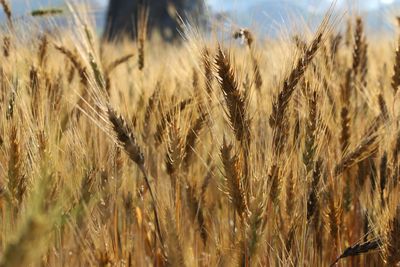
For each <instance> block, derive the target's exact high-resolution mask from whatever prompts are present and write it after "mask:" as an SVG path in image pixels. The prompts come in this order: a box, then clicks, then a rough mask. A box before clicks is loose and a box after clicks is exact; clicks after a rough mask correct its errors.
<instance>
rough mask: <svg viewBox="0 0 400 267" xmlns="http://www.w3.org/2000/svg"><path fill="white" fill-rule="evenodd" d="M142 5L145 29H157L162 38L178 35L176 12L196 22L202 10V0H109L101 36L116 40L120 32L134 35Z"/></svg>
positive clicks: (133, 36)
mask: <svg viewBox="0 0 400 267" xmlns="http://www.w3.org/2000/svg"><path fill="white" fill-rule="evenodd" d="M143 6H146V7H147V8H148V12H149V21H148V29H149V32H150V33H151V32H152V31H153V30H155V29H156V30H159V31H160V33H161V36H162V37H163V38H164V40H166V41H172V40H176V39H177V38H178V37H179V32H178V29H179V23H178V21H177V17H176V14H179V16H180V17H182V18H183V19H184V20H187V19H189V20H190V21H194V22H196V23H197V24H198V23H199V22H200V21H201V18H202V16H203V14H204V10H205V8H204V0H147V1H146V0H110V1H109V5H108V12H107V23H106V29H105V32H104V37H105V39H107V40H118V39H119V37H121V36H124V35H127V36H129V37H130V38H132V39H135V38H136V36H137V35H136V32H137V30H136V25H137V21H138V14H139V12H140V8H141V7H143ZM175 10H176V12H175Z"/></svg>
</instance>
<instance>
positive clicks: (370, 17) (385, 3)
mask: <svg viewBox="0 0 400 267" xmlns="http://www.w3.org/2000/svg"><path fill="white" fill-rule="evenodd" d="M140 1H141V0H86V3H87V4H88V6H89V8H88V10H87V11H86V12H87V13H89V14H90V15H92V16H93V17H94V18H95V22H96V27H97V29H98V32H99V33H103V32H104V31H107V29H108V30H109V31H108V32H107V34H106V35H107V37H108V38H111V39H113V38H115V37H116V36H117V35H118V31H125V32H126V31H128V32H129V29H125V28H124V27H128V26H127V25H123V24H124V23H125V24H126V23H127V21H128V23H129V25H130V26H131V27H132V24H133V23H132V21H129V17H132V16H130V15H129V14H132V13H137V9H138V8H137V2H140ZM142 1H143V0H142ZM10 2H11V5H12V9H13V13H14V15H15V16H17V17H18V16H21V17H23V16H24V15H26V14H29V12H30V11H32V10H35V9H40V8H48V7H52V8H55V7H57V8H62V9H67V8H66V1H64V0H12V1H10ZM81 2H83V1H78V3H81ZM147 2H149V3H150V6H151V5H153V6H157V5H158V6H160V5H167V4H166V3H167V2H175V3H178V4H176V5H182V7H177V8H176V11H177V12H178V13H179V14H183V13H184V14H189V15H188V16H187V17H190V18H193V17H197V18H199V17H201V18H203V20H201V21H202V22H204V20H206V21H219V22H221V24H223V25H224V27H226V28H238V27H250V28H252V29H257V33H259V34H266V35H269V36H276V35H277V33H279V32H282V29H285V30H286V31H290V30H291V29H292V28H294V27H295V28H296V25H297V28H296V31H299V26H298V25H299V24H298V22H300V21H302V22H305V23H306V25H308V26H310V27H311V28H312V27H313V26H315V25H317V24H318V23H319V22H320V20H321V18H322V17H323V16H324V14H325V12H326V11H327V10H328V9H329V7H330V6H331V4H332V1H331V0H246V1H243V0H206V1H205V3H204V4H199V3H198V2H201V1H196V0H170V1H167V0H158V1H151V0H150V1H147ZM200 5H202V6H200ZM108 8H110V9H108ZM156 9H160V7H154V8H153V10H156ZM161 9H162V8H161ZM135 10H136V11H135ZM182 10H184V11H182ZM193 10H195V11H196V12H195V13H194V12H193ZM199 10H200V11H199ZM399 10H400V0H359V1H355V0H337V1H336V4H335V12H336V13H337V14H339V16H343V15H344V16H346V14H350V13H356V14H358V15H361V16H363V17H364V20H365V21H366V24H367V30H368V31H369V32H379V33H381V32H388V31H392V30H393V29H394V28H395V25H396V21H395V20H394V18H395V17H396V16H397V14H400V13H398V12H397V11H399ZM110 11H111V13H112V14H113V16H114V18H112V17H110ZM170 11H171V8H170V7H166V8H164V10H163V11H160V12H161V13H160V12H158V13H157V12H155V11H154V12H153V11H151V10H150V19H149V21H150V25H153V26H154V27H158V28H160V27H164V28H165V26H166V25H167V26H168V27H170V28H174V27H175V26H176V25H174V24H173V23H171V21H168V20H165V18H164V19H162V16H167V15H168V14H169V15H171V12H170ZM168 12H169V13H168ZM160 14H164V15H160ZM194 14H195V15H194ZM199 14H201V15H199ZM62 16H64V18H60V20H62V19H64V20H65V19H67V17H68V15H65V14H64V15H62ZM155 17H157V19H158V20H160V22H155V20H157V19H154V18H155ZM127 18H128V19H127ZM0 19H3V20H4V19H5V17H4V14H1V15H0ZM197 22H199V21H198V20H197ZM157 23H158V24H157ZM160 25H161V26H160ZM300 25H301V24H300ZM302 25H304V24H302ZM300 30H301V27H300ZM132 34H133V33H132ZM169 35H171V33H169ZM167 37H168V38H170V37H171V36H167ZM167 37H166V38H167ZM172 38H174V34H172Z"/></svg>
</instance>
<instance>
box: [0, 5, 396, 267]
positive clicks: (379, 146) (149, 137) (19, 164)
mask: <svg viewBox="0 0 400 267" xmlns="http://www.w3.org/2000/svg"><path fill="white" fill-rule="evenodd" d="M0 4H1V7H2V10H1V11H2V12H4V14H6V15H7V20H6V21H5V22H4V23H3V25H2V27H1V30H0V267H20V266H121V267H122V266H160V267H161V266H397V265H398V264H399V263H400V202H399V201H400V194H399V193H400V180H399V179H400V162H399V156H400V124H399V115H400V108H399V107H400V100H399V99H398V98H399V93H398V91H399V86H400V43H399V36H400V26H397V25H396V18H395V17H393V18H392V20H393V24H394V25H396V26H395V28H396V27H398V29H396V31H395V32H393V33H392V34H391V35H386V36H382V37H381V38H376V36H370V35H368V34H367V28H366V26H365V25H366V24H365V22H364V19H363V18H362V17H359V16H343V17H341V16H336V15H333V12H332V11H328V13H327V15H326V16H325V18H324V19H323V20H322V21H321V24H320V26H319V27H318V29H316V30H314V31H311V30H304V31H302V32H299V33H298V34H291V35H290V36H289V35H285V34H283V33H282V36H281V37H279V38H261V37H260V38H258V37H259V36H257V34H255V33H254V32H255V30H253V29H251V28H249V29H233V30H232V32H229V33H227V34H226V36H225V37H224V38H220V36H219V34H216V33H215V34H214V32H211V34H207V37H206V35H205V34H203V33H201V31H200V30H196V26H195V25H189V24H186V23H185V24H183V25H182V41H181V42H177V43H163V42H161V41H160V40H157V38H150V36H149V35H147V34H146V33H147V31H146V26H147V23H146V22H147V17H146V15H145V13H142V15H143V16H140V20H139V21H138V23H137V25H138V27H137V28H138V36H137V39H136V40H134V41H129V40H124V41H122V42H120V43H109V42H106V41H104V40H103V39H102V38H101V37H99V36H98V34H97V33H96V30H95V27H94V26H92V23H91V19H90V16H83V15H82V12H79V7H75V6H73V7H70V10H69V11H68V12H69V13H70V17H71V23H70V25H68V26H64V27H61V26H60V27H56V26H54V25H53V27H49V29H48V30H42V29H43V28H41V27H39V26H38V25H37V21H38V19H40V20H41V21H43V20H44V21H47V22H48V25H52V19H53V17H54V16H57V14H58V13H60V12H61V11H59V10H51V9H49V10H46V9H43V10H36V11H34V12H32V13H31V15H30V17H27V18H25V19H23V20H21V19H16V18H14V17H13V14H12V10H11V8H10V5H9V2H7V1H5V0H1V1H0Z"/></svg>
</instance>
